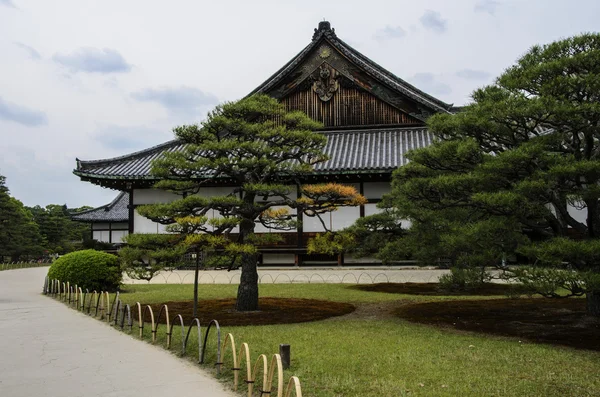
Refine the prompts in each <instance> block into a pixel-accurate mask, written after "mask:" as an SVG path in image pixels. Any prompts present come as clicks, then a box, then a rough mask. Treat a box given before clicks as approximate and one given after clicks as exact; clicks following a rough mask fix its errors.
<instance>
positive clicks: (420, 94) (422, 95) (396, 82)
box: [247, 21, 453, 112]
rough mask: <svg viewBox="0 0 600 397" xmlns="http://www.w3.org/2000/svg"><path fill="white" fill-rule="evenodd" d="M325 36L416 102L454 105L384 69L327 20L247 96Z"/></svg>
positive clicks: (441, 106) (273, 81)
mask: <svg viewBox="0 0 600 397" xmlns="http://www.w3.org/2000/svg"><path fill="white" fill-rule="evenodd" d="M322 40H324V41H327V42H328V43H329V44H331V45H332V46H333V47H334V48H336V49H337V50H338V51H340V52H341V53H342V54H343V55H345V56H347V57H350V61H354V62H357V63H362V64H364V66H366V69H367V70H366V72H367V73H369V74H371V75H372V76H373V77H374V78H379V79H380V80H384V81H383V83H387V84H388V85H391V88H392V89H396V90H398V91H400V92H402V93H403V94H405V95H407V96H409V97H412V98H413V99H415V100H416V101H417V102H421V103H422V104H424V105H426V106H429V107H432V108H434V109H437V110H438V111H439V110H441V111H445V112H449V111H450V109H451V108H452V106H453V104H450V103H446V102H444V101H442V100H441V99H438V98H436V97H434V96H433V95H430V94H428V93H426V92H425V91H422V90H420V89H419V88H417V87H415V86H414V85H412V84H410V83H409V82H407V81H406V80H403V79H402V78H400V77H398V76H397V75H395V74H394V73H392V72H390V71H389V70H387V69H385V68H384V67H383V66H381V65H379V64H378V63H377V62H375V61H373V60H372V59H370V58H368V57H367V56H365V55H364V54H362V53H360V52H359V51H358V50H356V49H355V48H353V47H352V46H351V45H349V44H348V43H346V42H344V41H343V40H342V39H340V38H339V37H338V36H337V35H336V33H335V29H334V28H332V27H331V24H330V23H329V22H328V21H321V22H319V27H318V29H317V28H315V32H314V34H313V38H312V41H311V42H310V43H309V44H308V45H307V46H306V47H304V49H302V51H300V52H299V53H298V54H296V55H295V56H294V57H293V58H292V59H291V60H290V61H288V62H287V63H286V64H285V65H284V66H283V67H281V68H280V69H279V70H277V72H275V73H274V74H272V75H271V76H270V77H269V78H268V79H267V80H265V81H264V82H263V83H262V84H260V85H259V86H258V87H256V88H255V89H254V90H252V91H251V92H250V94H248V95H247V96H250V95H253V94H256V93H257V92H261V91H262V92H264V91H266V90H268V89H270V88H271V87H272V86H274V85H275V84H276V83H277V81H278V80H280V79H281V78H282V77H283V76H284V75H285V74H286V73H287V72H289V71H291V70H292V69H293V68H294V67H296V66H297V65H298V64H300V63H301V62H302V61H303V60H304V58H305V57H306V55H307V54H308V53H309V52H310V51H311V50H312V49H313V48H314V47H316V46H317V44H318V43H320V42H321V41H322ZM369 68H371V69H373V71H370V70H368V69H369ZM376 74H379V75H380V76H381V77H379V76H377V75H376ZM386 80H389V81H386Z"/></svg>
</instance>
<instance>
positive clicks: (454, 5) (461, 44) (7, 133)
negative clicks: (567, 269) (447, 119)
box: [0, 0, 600, 207]
mask: <svg viewBox="0 0 600 397" xmlns="http://www.w3.org/2000/svg"><path fill="white" fill-rule="evenodd" d="M324 19H326V20H328V21H330V22H331V25H332V27H333V28H335V31H336V34H337V35H338V37H339V38H341V39H342V40H344V41H345V42H347V43H348V44H350V45H351V46H353V47H354V48H356V49H357V50H358V51H360V52H362V53H363V54H364V55H366V56H367V57H369V58H371V59H372V60H374V61H375V62H377V63H378V64H380V65H382V66H383V67H384V68H386V69H388V70H389V71H391V72H392V73H394V74H396V75H397V76H399V77H401V78H403V79H405V80H407V81H409V82H410V83H412V84H414V85H415V86H417V87H418V88H420V89H421V90H423V91H425V92H427V93H429V94H431V95H433V96H435V97H437V98H439V99H441V100H443V101H445V102H448V103H454V104H455V105H464V104H467V103H468V102H469V100H470V94H471V93H472V92H473V90H475V89H476V88H478V87H481V86H484V85H487V84H491V83H493V81H494V79H495V77H497V76H498V75H499V74H500V73H502V71H503V70H504V69H506V68H507V67H509V66H510V65H512V64H513V63H514V62H515V61H516V60H517V59H518V58H519V56H521V55H523V54H524V53H525V52H526V51H527V50H528V49H529V48H530V47H531V46H533V45H535V44H545V43H549V42H552V41H555V40H558V39H560V38H564V37H568V36H573V35H576V34H578V33H582V32H593V31H597V30H598V29H600V23H599V22H598V21H600V1H598V0H571V1H564V0H453V1H449V0H421V1H404V0H389V1H383V0H370V1H368V2H365V1H364V0H360V1H355V0H343V1H337V0H335V1H328V0H316V1H313V0H303V1H292V0H279V1H261V0H253V1H247V0H246V1H227V0H218V1H217V0H212V1H205V0H170V1H164V0H97V1H96V0H52V1H48V0H0V175H4V176H6V178H7V180H6V184H7V186H8V188H9V189H10V191H11V195H12V196H14V197H16V198H18V199H19V200H21V201H22V202H23V203H24V204H25V205H28V206H34V205H41V206H45V205H48V204H67V205H68V206H69V207H79V206H83V205H91V206H100V205H103V204H106V203H108V202H109V201H111V200H112V199H113V198H114V197H115V196H116V195H117V193H118V192H116V191H114V190H110V189H106V188H102V187H99V186H96V185H92V184H91V183H88V182H81V181H80V180H79V178H78V177H77V176H75V175H73V173H72V171H73V168H75V166H76V160H75V159H76V158H79V159H82V160H95V159H104V158H111V157H115V156H119V155H124V154H127V153H131V152H133V151H136V150H141V149H145V148H148V147H150V146H153V145H156V144H159V143H162V142H165V141H168V140H170V139H172V137H173V133H172V128H173V127H175V126H178V125H182V124H190V123H197V122H200V121H202V120H203V119H204V117H205V116H206V113H207V112H208V111H209V110H211V109H212V108H214V106H215V105H217V104H218V103H221V102H224V101H232V100H236V99H240V98H242V97H244V96H245V95H247V94H248V93H249V92H251V91H252V90H253V89H254V88H255V87H257V86H258V85H260V84H261V83H262V82H263V81H264V80H266V79H267V78H268V77H269V76H270V75H272V74H273V73H274V72H275V71H277V70H278V69H279V68H280V67H281V66H283V65H284V64H285V63H286V62H287V61H289V60H290V59H291V58H292V57H293V56H294V55H296V54H297V53H298V52H299V51H300V50H301V49H302V48H304V47H305V46H306V45H308V44H309V43H310V40H311V37H312V34H313V30H314V28H316V27H317V25H318V23H319V21H322V20H324Z"/></svg>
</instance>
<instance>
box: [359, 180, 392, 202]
mask: <svg viewBox="0 0 600 397" xmlns="http://www.w3.org/2000/svg"><path fill="white" fill-rule="evenodd" d="M363 189H364V196H365V197H366V198H368V199H380V198H381V197H382V196H383V195H384V194H386V193H389V192H390V190H391V185H390V183H389V182H365V183H363Z"/></svg>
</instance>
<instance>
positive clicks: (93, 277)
mask: <svg viewBox="0 0 600 397" xmlns="http://www.w3.org/2000/svg"><path fill="white" fill-rule="evenodd" d="M48 277H50V278H51V279H59V280H60V281H65V282H66V281H68V282H69V283H71V285H75V284H77V286H78V287H81V288H82V289H83V290H85V289H86V288H87V289H89V290H90V291H93V290H96V291H114V290H116V289H118V288H119V285H120V284H121V278H122V272H121V267H120V266H119V258H118V257H116V256H115V255H111V254H107V253H106V252H101V251H95V250H84V251H76V252H71V253H70V254H67V255H65V256H62V257H60V258H58V259H57V260H55V261H54V262H53V263H52V265H51V266H50V270H49V271H48Z"/></svg>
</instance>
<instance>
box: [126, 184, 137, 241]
mask: <svg viewBox="0 0 600 397" xmlns="http://www.w3.org/2000/svg"><path fill="white" fill-rule="evenodd" d="M127 208H128V209H129V234H133V215H134V210H135V208H134V207H133V188H130V189H129V205H128V206H127Z"/></svg>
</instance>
